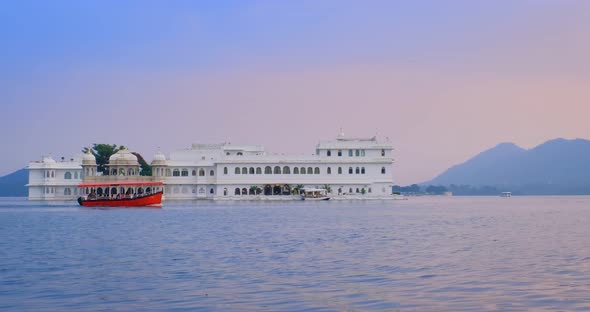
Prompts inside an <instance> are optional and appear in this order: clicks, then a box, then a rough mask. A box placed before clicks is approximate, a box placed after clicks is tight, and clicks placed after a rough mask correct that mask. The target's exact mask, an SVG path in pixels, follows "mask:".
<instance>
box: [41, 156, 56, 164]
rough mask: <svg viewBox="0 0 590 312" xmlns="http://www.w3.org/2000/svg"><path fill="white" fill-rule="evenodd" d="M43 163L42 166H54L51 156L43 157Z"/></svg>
mask: <svg viewBox="0 0 590 312" xmlns="http://www.w3.org/2000/svg"><path fill="white" fill-rule="evenodd" d="M43 163H44V164H55V163H56V161H55V159H53V158H52V157H51V156H45V157H43Z"/></svg>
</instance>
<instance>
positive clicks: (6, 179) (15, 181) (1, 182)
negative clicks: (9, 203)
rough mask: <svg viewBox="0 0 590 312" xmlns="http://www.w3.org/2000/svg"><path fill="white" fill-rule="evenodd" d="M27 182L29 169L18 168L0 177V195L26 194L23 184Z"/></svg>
mask: <svg viewBox="0 0 590 312" xmlns="http://www.w3.org/2000/svg"><path fill="white" fill-rule="evenodd" d="M28 182H29V170H27V169H20V170H17V171H15V172H13V173H11V174H7V175H5V176H3V177H0V196H15V197H16V196H27V195H28V191H27V187H26V186H25V185H26V184H27V183H28Z"/></svg>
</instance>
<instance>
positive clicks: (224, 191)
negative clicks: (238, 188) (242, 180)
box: [223, 188, 227, 196]
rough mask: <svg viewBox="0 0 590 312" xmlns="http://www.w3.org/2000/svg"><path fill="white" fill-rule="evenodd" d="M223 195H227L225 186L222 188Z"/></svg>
mask: <svg viewBox="0 0 590 312" xmlns="http://www.w3.org/2000/svg"><path fill="white" fill-rule="evenodd" d="M223 196H227V188H224V189H223Z"/></svg>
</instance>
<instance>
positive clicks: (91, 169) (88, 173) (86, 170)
mask: <svg viewBox="0 0 590 312" xmlns="http://www.w3.org/2000/svg"><path fill="white" fill-rule="evenodd" d="M82 176H83V177H94V176H96V158H95V157H94V155H92V153H91V152H90V149H88V150H87V151H86V153H84V155H83V156H82Z"/></svg>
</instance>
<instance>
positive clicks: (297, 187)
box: [291, 184, 305, 195]
mask: <svg viewBox="0 0 590 312" xmlns="http://www.w3.org/2000/svg"><path fill="white" fill-rule="evenodd" d="M304 188H305V186H304V185H303V184H297V185H295V186H294V187H293V189H292V191H291V193H292V194H293V195H299V194H301V191H302V190H303V189H304Z"/></svg>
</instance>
